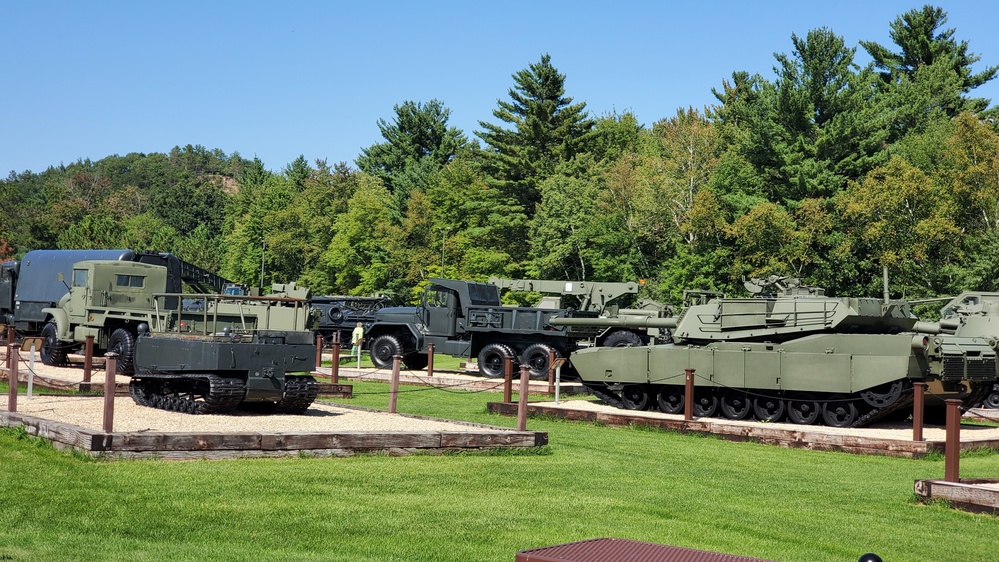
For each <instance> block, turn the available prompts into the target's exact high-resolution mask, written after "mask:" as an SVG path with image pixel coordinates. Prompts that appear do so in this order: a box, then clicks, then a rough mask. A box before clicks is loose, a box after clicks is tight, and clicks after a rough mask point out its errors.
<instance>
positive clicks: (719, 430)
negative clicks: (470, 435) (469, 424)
mask: <svg viewBox="0 0 999 562" xmlns="http://www.w3.org/2000/svg"><path fill="white" fill-rule="evenodd" d="M516 406H517V405H516V404H505V403H503V402H489V403H488V404H487V409H488V410H489V411H490V412H493V413H499V414H503V415H507V416H515V415H517V408H516ZM528 413H529V414H530V415H545V416H552V417H557V418H561V419H566V420H572V421H588V422H599V423H603V424H606V425H616V426H626V425H641V426H648V427H653V428H658V429H665V430H671V431H677V432H680V433H697V434H700V435H714V436H717V437H719V438H722V439H727V440H729V441H737V442H756V443H763V444H770V445H780V446H783V447H789V448H801V449H812V450H819V451H843V452H847V453H855V454H868V455H886V456H893V457H906V458H922V457H924V456H926V455H927V454H929V453H932V452H939V453H943V451H944V442H943V441H941V440H933V441H918V442H917V441H911V440H906V439H883V438H877V437H867V436H861V435H843V434H837V433H826V432H823V431H820V430H818V429H817V428H818V427H820V426H803V427H802V429H786V428H777V427H774V426H773V425H770V424H765V423H760V422H755V421H748V422H734V421H730V420H719V421H712V420H711V419H710V418H701V419H697V420H692V421H684V420H683V419H682V418H679V417H678V418H677V419H665V418H659V417H646V416H640V415H632V414H628V413H626V412H625V411H621V412H620V413H617V412H615V413H608V412H596V411H592V410H573V409H567V408H555V407H551V406H547V405H545V404H529V405H528ZM982 447H986V448H995V449H997V450H999V441H997V440H979V441H971V440H962V442H961V450H969V449H977V448H982Z"/></svg>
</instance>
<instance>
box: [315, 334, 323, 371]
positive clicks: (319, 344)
mask: <svg viewBox="0 0 999 562" xmlns="http://www.w3.org/2000/svg"><path fill="white" fill-rule="evenodd" d="M322 366H323V336H321V335H320V336H316V369H318V368H319V367H322Z"/></svg>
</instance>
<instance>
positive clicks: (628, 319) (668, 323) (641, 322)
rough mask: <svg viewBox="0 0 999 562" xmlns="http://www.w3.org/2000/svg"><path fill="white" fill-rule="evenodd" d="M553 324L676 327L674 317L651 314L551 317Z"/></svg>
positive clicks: (671, 328)
mask: <svg viewBox="0 0 999 562" xmlns="http://www.w3.org/2000/svg"><path fill="white" fill-rule="evenodd" d="M549 323H550V324H551V325H553V326H588V327H589V326H595V327H618V328H668V329H670V330H673V329H675V328H676V318H654V317H651V316H621V317H615V318H562V317H556V318H552V319H551V320H550V321H549Z"/></svg>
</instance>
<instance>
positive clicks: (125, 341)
mask: <svg viewBox="0 0 999 562" xmlns="http://www.w3.org/2000/svg"><path fill="white" fill-rule="evenodd" d="M108 351H109V352H111V353H117V354H118V363H117V364H116V367H115V374H118V375H130V374H132V373H134V372H135V336H133V335H132V332H129V331H128V330H126V329H125V328H118V329H117V330H115V331H114V332H111V339H109V340H108Z"/></svg>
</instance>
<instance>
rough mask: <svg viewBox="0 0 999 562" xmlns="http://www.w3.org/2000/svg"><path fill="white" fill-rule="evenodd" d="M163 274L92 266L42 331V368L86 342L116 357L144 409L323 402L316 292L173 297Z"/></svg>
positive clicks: (132, 266) (284, 288) (207, 410)
mask: <svg viewBox="0 0 999 562" xmlns="http://www.w3.org/2000/svg"><path fill="white" fill-rule="evenodd" d="M167 287H168V271H167V268H165V267H163V266H159V265H151V264H146V263H138V262H123V261H116V260H85V261H80V262H77V263H76V264H74V265H73V273H72V280H71V284H70V286H69V292H68V293H67V294H66V295H65V296H63V297H62V299H61V300H60V301H59V304H58V306H57V307H52V308H46V309H45V310H44V312H45V313H46V314H48V315H49V316H50V318H51V320H50V322H49V323H48V324H47V325H46V326H45V328H44V329H43V331H42V335H43V338H44V339H43V344H42V352H41V355H42V361H43V362H44V363H45V364H47V365H59V364H62V363H64V362H65V360H66V355H67V353H69V352H71V351H73V350H75V349H79V348H80V347H81V346H82V345H83V344H84V342H85V341H86V338H87V336H93V338H94V344H95V348H96V349H97V350H98V351H102V350H106V351H110V352H114V353H116V354H117V355H118V360H117V365H118V369H117V370H118V372H119V373H123V374H129V375H130V376H131V377H132V380H131V383H130V389H131V394H132V398H133V399H134V400H135V401H136V402H137V403H139V404H141V405H145V406H152V407H156V408H162V409H168V410H176V411H182V412H188V413H193V414H220V413H227V412H231V411H232V410H234V409H235V408H236V407H237V406H240V405H241V404H254V405H255V407H256V408H257V409H260V410H265V411H268V410H269V411H273V412H275V413H301V412H304V411H305V410H306V409H308V407H309V405H311V404H312V402H313V401H314V400H315V398H316V394H317V384H316V381H315V379H314V378H313V377H312V376H309V375H291V374H289V373H308V372H311V371H312V370H314V369H315V367H316V364H315V360H316V353H315V351H316V349H315V341H314V340H313V332H312V330H311V328H312V325H313V324H314V319H313V318H312V315H311V312H310V309H309V307H308V301H307V297H308V291H307V290H305V289H303V288H301V287H296V286H294V284H289V285H275V286H273V287H272V289H273V290H274V294H272V295H271V296H267V297H259V296H245V295H231V294H213V295H209V294H182V293H174V292H167V291H165V289H166V288H167Z"/></svg>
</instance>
